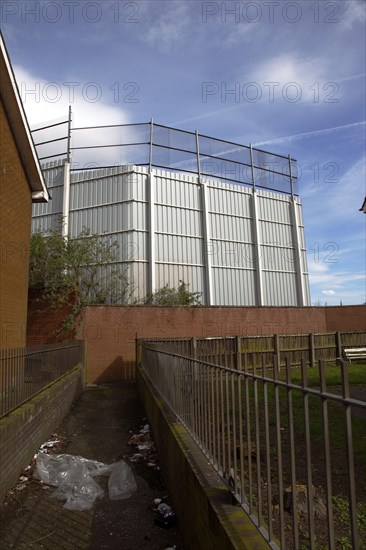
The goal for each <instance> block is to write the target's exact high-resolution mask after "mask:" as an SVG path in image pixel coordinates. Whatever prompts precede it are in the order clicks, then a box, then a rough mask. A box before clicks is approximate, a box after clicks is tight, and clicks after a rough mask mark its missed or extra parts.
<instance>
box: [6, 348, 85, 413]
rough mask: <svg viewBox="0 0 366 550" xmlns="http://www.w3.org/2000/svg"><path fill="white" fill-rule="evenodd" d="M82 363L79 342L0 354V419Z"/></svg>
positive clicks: (10, 350)
mask: <svg viewBox="0 0 366 550" xmlns="http://www.w3.org/2000/svg"><path fill="white" fill-rule="evenodd" d="M82 362H83V344H82V342H73V343H69V344H58V345H52V346H43V347H38V348H11V349H4V350H0V365H1V371H0V418H1V417H2V416H4V415H6V414H8V413H9V412H11V411H12V410H14V409H16V408H17V407H19V406H20V405H21V404H22V403H24V402H25V401H27V400H28V399H30V398H31V397H32V396H34V395H35V394H36V393H38V392H39V391H41V390H42V389H44V388H45V387H46V386H48V385H49V384H50V383H52V382H55V381H56V380H58V379H59V378H61V377H62V376H63V375H65V374H66V373H68V372H69V371H70V370H72V369H73V368H74V367H75V366H77V365H78V364H82Z"/></svg>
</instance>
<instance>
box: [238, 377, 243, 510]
mask: <svg viewBox="0 0 366 550" xmlns="http://www.w3.org/2000/svg"><path fill="white" fill-rule="evenodd" d="M242 383H243V377H242V375H241V374H239V376H238V415H239V463H240V502H241V503H243V502H244V489H245V484H244V456H243V438H244V433H243V402H242V400H243V395H242Z"/></svg>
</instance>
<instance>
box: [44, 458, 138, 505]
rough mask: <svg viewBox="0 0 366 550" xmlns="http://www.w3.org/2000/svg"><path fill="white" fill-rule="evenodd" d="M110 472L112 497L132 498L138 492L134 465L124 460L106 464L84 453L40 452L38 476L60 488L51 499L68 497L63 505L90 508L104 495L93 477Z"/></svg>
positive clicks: (109, 485) (109, 483) (109, 481)
mask: <svg viewBox="0 0 366 550" xmlns="http://www.w3.org/2000/svg"><path fill="white" fill-rule="evenodd" d="M105 475H109V476H110V478H109V480H108V488H109V497H110V498H111V499H123V498H128V497H130V496H131V495H132V494H133V493H134V492H136V491H137V486H136V482H135V479H134V477H133V473H132V470H131V468H130V467H129V466H128V464H126V463H125V462H123V461H121V462H117V463H115V464H110V465H107V464H103V462H97V461H95V460H88V459H85V458H83V457H81V456H74V455H67V454H60V455H47V454H45V453H39V454H38V456H37V460H36V471H35V477H38V479H40V480H41V481H43V483H46V484H47V485H53V486H54V487H57V489H56V491H55V492H54V493H53V494H52V498H55V499H57V500H65V501H66V502H65V504H64V508H67V509H69V510H87V509H89V508H91V507H92V505H93V503H94V501H95V500H96V499H97V498H101V497H102V496H103V494H104V491H103V489H102V488H101V487H100V486H99V485H98V483H97V482H96V481H95V479H94V477H98V476H105Z"/></svg>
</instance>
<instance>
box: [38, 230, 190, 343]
mask: <svg viewBox="0 0 366 550" xmlns="http://www.w3.org/2000/svg"><path fill="white" fill-rule="evenodd" d="M118 257H119V245H118V242H117V241H111V240H108V239H107V238H104V237H100V236H99V235H94V234H91V233H90V231H89V229H86V228H84V229H83V230H82V231H81V233H80V234H79V235H78V237H76V238H73V239H71V238H68V239H66V238H64V237H63V236H62V235H61V224H60V227H59V228H55V229H51V230H49V231H48V232H44V231H41V230H39V231H36V232H35V233H33V235H32V237H31V243H30V262H29V288H31V289H41V290H42V298H41V299H42V300H43V301H46V302H48V303H49V304H50V305H51V307H52V309H53V310H55V311H57V310H59V309H61V308H63V307H64V306H68V308H69V310H70V313H69V314H68V315H67V316H66V318H65V319H64V321H63V323H62V327H61V329H62V331H63V332H70V331H72V330H73V329H74V328H75V326H76V323H77V319H78V316H79V313H80V312H81V310H82V309H83V308H84V307H85V306H88V305H92V304H122V305H123V304H130V305H137V304H139V303H142V304H144V305H153V306H197V305H200V296H201V293H200V292H190V291H189V289H188V287H189V285H188V284H186V283H185V282H184V281H179V286H178V288H171V287H169V286H168V285H165V286H164V287H163V288H160V289H158V290H156V291H155V292H153V293H151V294H149V295H148V296H147V297H146V298H145V299H143V300H142V302H138V301H137V300H135V299H134V298H133V291H134V288H133V284H131V282H130V281H129V278H128V274H127V269H123V268H122V267H121V265H120V264H119V263H118Z"/></svg>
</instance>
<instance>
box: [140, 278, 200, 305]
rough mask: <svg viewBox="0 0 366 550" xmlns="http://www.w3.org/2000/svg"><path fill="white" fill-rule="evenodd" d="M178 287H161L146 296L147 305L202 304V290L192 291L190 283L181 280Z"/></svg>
mask: <svg viewBox="0 0 366 550" xmlns="http://www.w3.org/2000/svg"><path fill="white" fill-rule="evenodd" d="M179 283H180V284H179V286H178V288H171V287H169V286H168V285H165V286H163V287H162V288H159V289H158V290H156V291H155V292H153V293H151V294H148V295H147V297H146V298H145V301H144V303H145V305H149V306H199V305H200V304H201V301H200V298H201V292H190V291H189V290H188V287H189V285H188V284H186V283H185V282H184V281H179Z"/></svg>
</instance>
